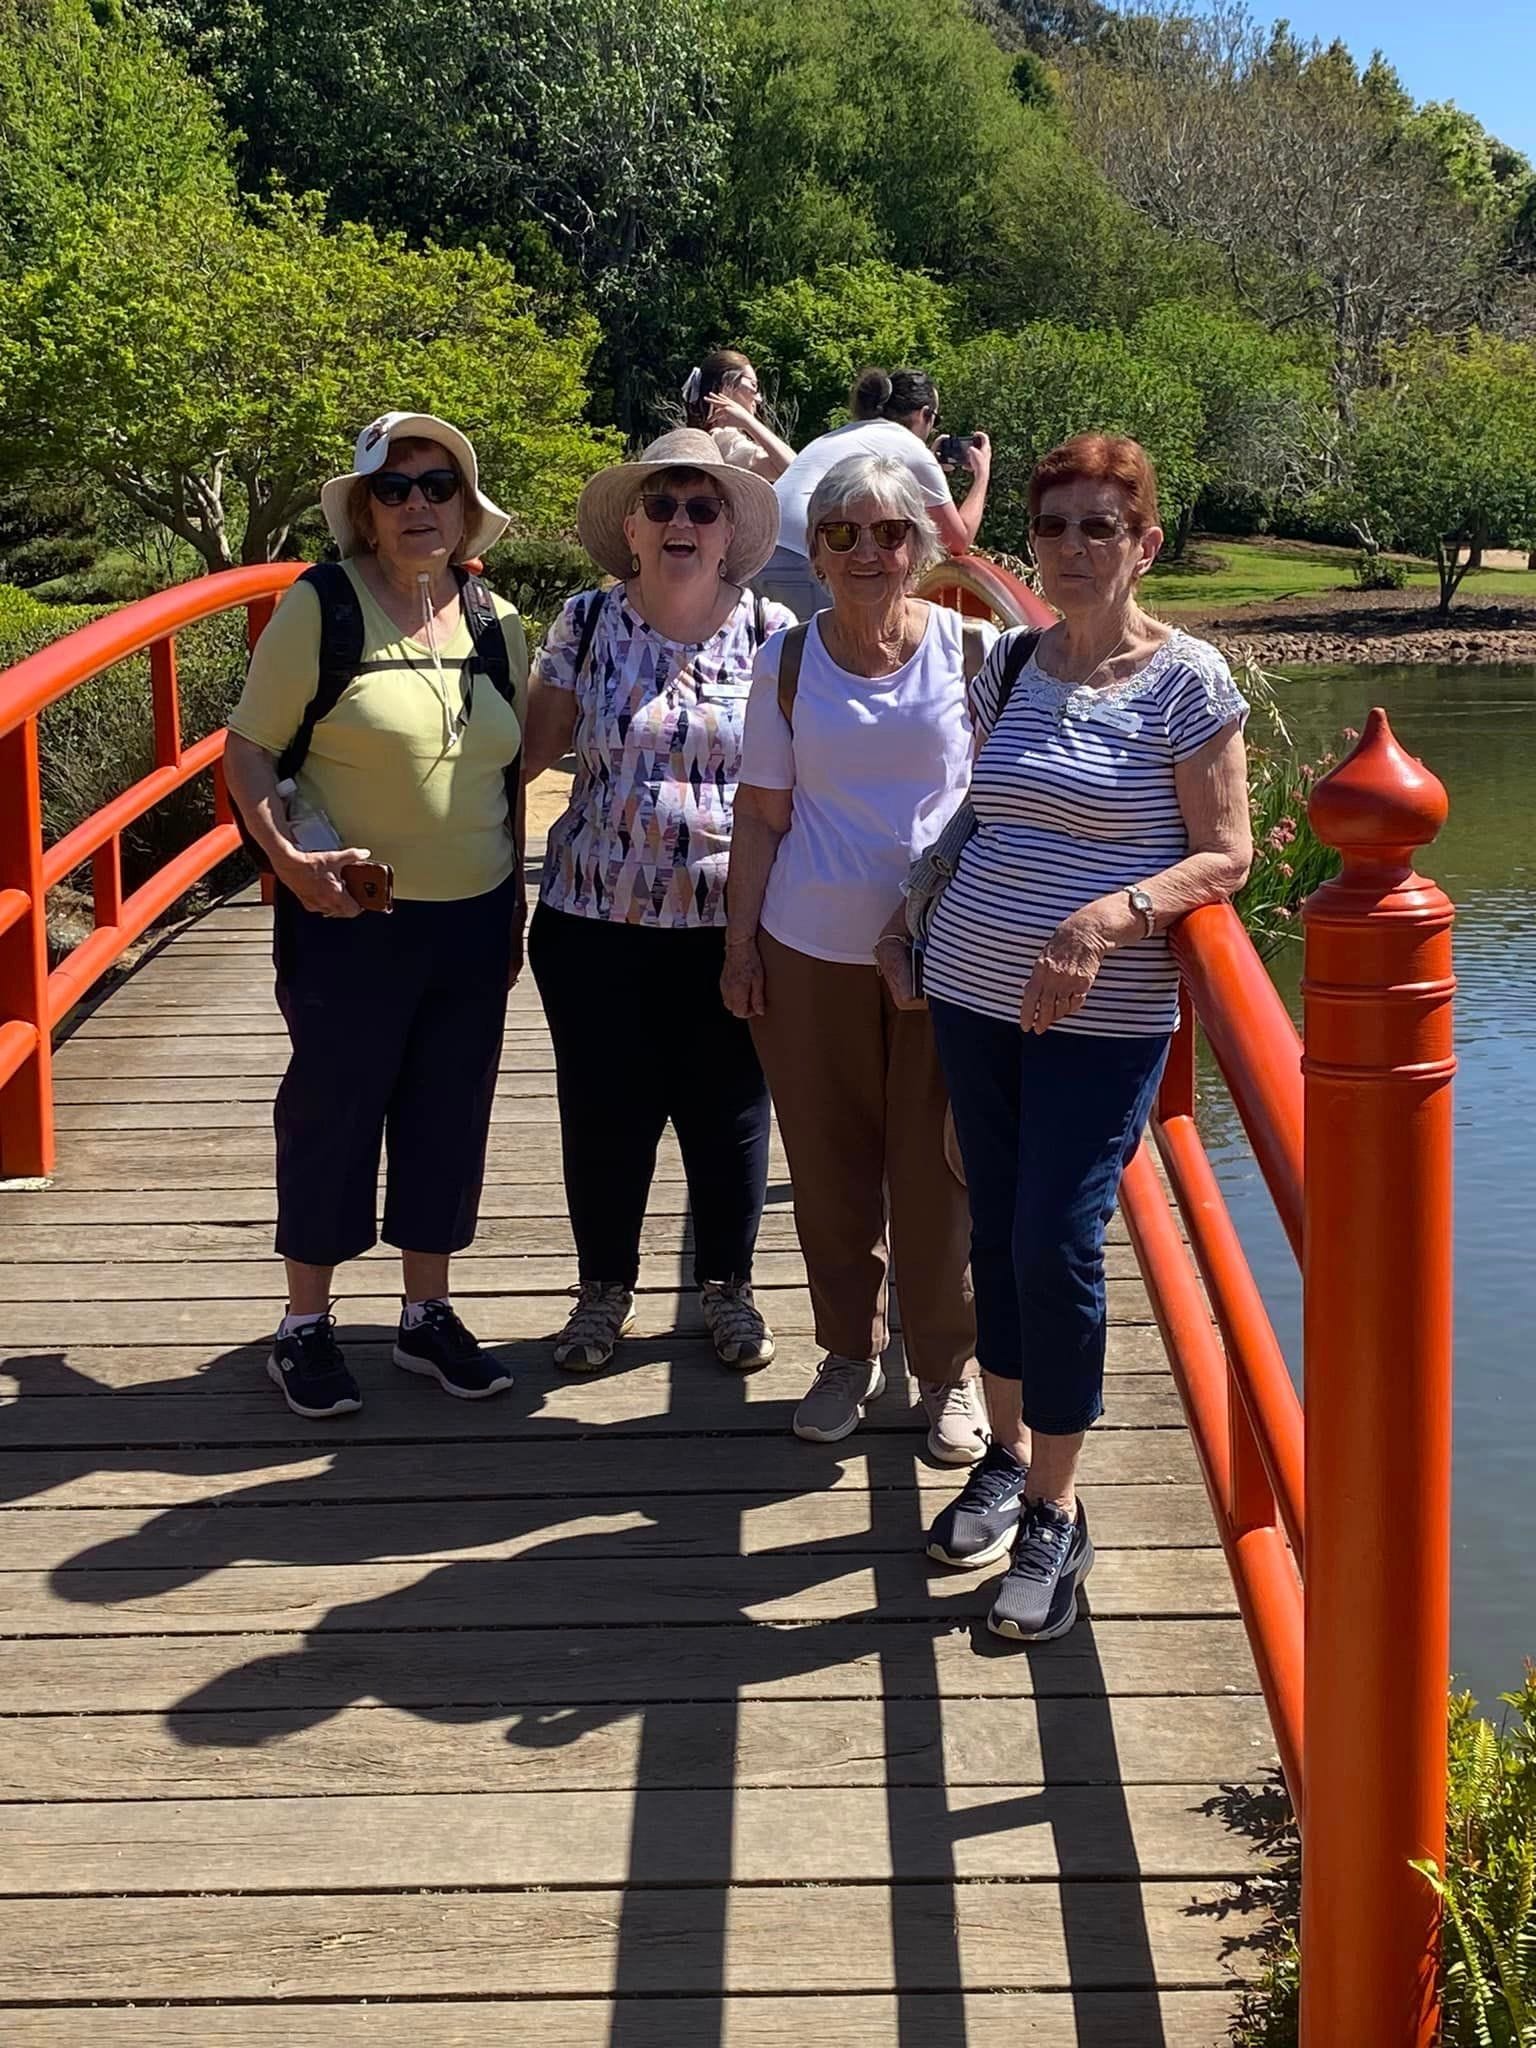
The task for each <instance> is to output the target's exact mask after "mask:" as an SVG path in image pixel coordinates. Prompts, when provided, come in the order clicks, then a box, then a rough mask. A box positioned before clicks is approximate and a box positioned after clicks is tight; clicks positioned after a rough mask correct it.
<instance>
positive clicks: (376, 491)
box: [368, 469, 460, 506]
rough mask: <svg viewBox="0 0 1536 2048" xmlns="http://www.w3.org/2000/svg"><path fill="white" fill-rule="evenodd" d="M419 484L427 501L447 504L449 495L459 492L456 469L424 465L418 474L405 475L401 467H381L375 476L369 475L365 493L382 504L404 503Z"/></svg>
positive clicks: (431, 503)
mask: <svg viewBox="0 0 1536 2048" xmlns="http://www.w3.org/2000/svg"><path fill="white" fill-rule="evenodd" d="M418 486H419V487H420V490H421V495H422V496H423V497H424V498H425V499H426V501H427V503H428V504H429V505H446V504H447V503H448V500H449V499H450V498H456V497H457V496H458V495H459V489H460V479H459V472H458V471H457V470H456V469H424V470H423V471H422V472H421V474H420V475H419V476H407V475H406V474H405V472H404V470H401V469H381V470H380V471H379V473H378V475H377V476H371V477H369V479H368V495H369V497H370V498H376V499H377V500H378V502H379V503H380V504H381V505H397V506H398V505H404V504H406V503H408V502H409V500H410V495H411V493H412V491H414V490H416V489H417V488H418Z"/></svg>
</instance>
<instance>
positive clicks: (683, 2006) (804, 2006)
mask: <svg viewBox="0 0 1536 2048" xmlns="http://www.w3.org/2000/svg"><path fill="white" fill-rule="evenodd" d="M1232 1996H1233V1994H1232V1993H1231V1992H1228V1991H1164V1992H1161V1993H1158V1992H1155V1991H1144V1992H1141V1991H1092V1992H1083V1991H1076V1992H1067V1991H1035V1992H1031V1991H1020V1992H967V1993H965V1994H963V1995H955V1996H948V1995H946V1994H943V1993H918V1994H915V1995H914V1994H911V1993H908V1994H906V1995H904V1996H903V1997H902V1998H901V2000H900V2001H899V2004H898V2001H897V2000H896V1999H894V1998H890V1997H885V1996H882V1995H880V1994H872V1995H868V1996H833V1997H819V1996H802V1997H799V1998H727V1999H722V2000H717V1999H715V1998H707V1999H702V2000H699V2001H696V2002H695V2004H694V2005H692V2006H690V2005H688V2004H687V2003H685V2002H683V2001H680V2000H677V1999H664V2000H646V1999H634V2000H630V2001H628V2002H627V2003H626V2005H625V2007H624V2010H623V2016H622V2020H620V2021H618V2026H619V2028H620V2031H619V2032H618V2033H615V2032H614V2027H615V2021H616V2015H615V2012H614V2008H613V2006H612V2005H611V2004H608V2003H606V2002H597V2001H592V2000H587V1999H577V1998H561V1999H551V2000H540V1999H522V1998H520V1999H515V2000H498V1999H475V2000H473V2001H471V2002H469V2003H457V2002H454V2001H451V2000H433V2001H431V2002H424V2003H421V2004H416V2003H412V2002H410V2001H404V2002H397V2003H392V2004H388V2005H380V2004H367V2005H345V2004H326V2005H302V2004H296V2003H295V2002H294V2001H292V2000H291V1999H284V2000H283V2002H282V2004H281V2005H280V2006H272V2005H264V2004H262V2005H247V2006H228V2007H218V2008H215V2007H211V2006H179V2007H178V2006H155V2007H153V2008H147V2009H146V2008H143V2007H139V2008H132V2009H130V2008H125V2007H121V2006H118V2007H106V2008H82V2007H79V2006H71V2007H67V2008H63V2009H60V2008H55V2007H48V2006H33V2007H29V2008H26V2009H17V2008H12V2009H11V2010H9V2011H7V2013H6V2015H5V2019H6V2028H7V2040H8V2043H9V2048H272V2041H273V2038H274V2033H277V2034H280V2035H281V2038H282V2041H283V2044H284V2048H363V2044H366V2048H485V2043H486V2042H487V2041H496V2042H505V2043H508V2044H511V2048H522V2044H523V2043H525V2042H527V2043H532V2042H537V2043H538V2044H539V2048H599V2044H601V2043H602V2042H605V2041H610V2040H614V2041H617V2040H620V2039H622V2042H623V2044H624V2048H806V2043H807V2042H812V2041H814V2042H815V2043H816V2044H817V2048H874V2044H876V2043H880V2042H895V2041H897V2040H898V2039H899V2040H901V2041H902V2042H910V2043H911V2044H912V2048H960V2044H961V2043H962V2042H963V2043H964V2048H1020V2044H1021V2043H1022V2044H1027V2048H1154V2044H1158V2043H1162V2042H1168V2043H1173V2044H1176V2048H1226V2044H1227V2041H1228V2039H1229V2034H1228V2019H1229V2017H1230V2014H1231V2009H1232Z"/></svg>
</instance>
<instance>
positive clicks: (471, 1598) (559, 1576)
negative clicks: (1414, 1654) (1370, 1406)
mask: <svg viewBox="0 0 1536 2048" xmlns="http://www.w3.org/2000/svg"><path fill="white" fill-rule="evenodd" d="M573 1550H574V1551H576V1552H577V1554H576V1555H575V1556H572V1555H571V1554H570V1553H571V1552H572V1551H573ZM592 1563H593V1561H592V1560H591V1559H589V1558H587V1557H586V1556H584V1555H581V1554H580V1550H579V1546H578V1545H577V1544H576V1543H574V1542H569V1543H568V1542H567V1540H566V1539H564V1538H562V1537H561V1535H560V1534H559V1532H558V1530H556V1531H555V1532H553V1533H552V1535H551V1539H550V1542H549V1543H548V1545H546V1548H545V1553H544V1555H543V1556H541V1557H527V1558H475V1559H468V1560H465V1561H463V1562H457V1563H453V1564H447V1565H433V1564H423V1563H420V1562H417V1561H416V1560H410V1561H407V1562H403V1563H398V1562H388V1563H364V1564H357V1563H354V1564H349V1565H346V1566H344V1567H342V1568H341V1569H339V1570H335V1569H325V1568H320V1569H316V1568H314V1567H312V1566H310V1565H307V1564H305V1565H256V1564H253V1565H245V1566H242V1567H241V1568H240V1569H239V1570H235V1571H215V1572H212V1573H210V1574H208V1575H207V1576H204V1577H199V1578H193V1579H190V1580H189V1579H188V1577H187V1575H186V1573H185V1572H181V1571H144V1570H134V1569H126V1570H118V1571H92V1570H75V1571H69V1572H58V1573H44V1572H27V1571H0V1633H3V1634H5V1635H8V1636H17V1637H20V1636H70V1635H75V1634H79V1633H84V1632H89V1633H90V1634H93V1635H201V1634H205V1633H208V1632H211V1631H217V1630H223V1631H225V1632H227V1633H229V1634H232V1635H280V1634H285V1633H290V1634H291V1633H298V1632H301V1631H307V1630H310V1629H325V1630H327V1631H329V1632H331V1633H335V1632H337V1631H346V1630H363V1631H373V1630H375V1629H379V1628H391V1629H413V1630H414V1629H460V1628H462V1629H478V1628H484V1627H486V1626H487V1625H488V1623H490V1622H491V1621H492V1620H495V1621H497V1622H499V1623H500V1624H502V1625H505V1624H508V1623H511V1624H514V1625H515V1626H517V1627H519V1628H546V1627H557V1626H559V1625H560V1624H561V1623H562V1622H572V1623H574V1622H576V1621H578V1620H579V1622H580V1624H581V1626H582V1628H583V1629H600V1628H608V1627H613V1626H617V1625H619V1624H620V1623H640V1624H660V1623H663V1622H667V1623H671V1624H673V1625H674V1626H677V1627H682V1628H695V1627H703V1626H706V1625H709V1624H716V1625H718V1624H723V1623H728V1622H734V1621H741V1620H747V1621H761V1622H770V1623H777V1622H801V1621H850V1620H857V1619H858V1618H859V1617H860V1616H863V1615H868V1616H870V1617H872V1618H873V1617H878V1618H879V1619H881V1620H883V1621H920V1620H922V1619H923V1618H924V1617H925V1616H929V1615H962V1616H963V1615H969V1614H971V1613H974V1612H978V1611H981V1610H984V1609H985V1607H986V1605H987V1603H988V1601H989V1599H990V1591H989V1586H990V1582H991V1581H992V1580H994V1579H997V1578H1000V1577H1001V1576H1002V1572H1003V1570H1004V1568H1005V1563H1006V1561H1004V1563H1002V1564H999V1565H998V1566H997V1567H995V1568H993V1569H989V1570H987V1571H984V1572H956V1571H952V1570H950V1569H949V1568H948V1567H947V1566H944V1565H934V1564H931V1563H930V1562H929V1561H928V1559H927V1558H924V1557H918V1556H914V1555H912V1554H911V1553H910V1552H898V1553H895V1554H892V1555H888V1556H885V1557H881V1558H879V1559H878V1560H876V1559H873V1558H860V1556H859V1555H858V1554H857V1553H853V1554H840V1555H839V1556H838V1557H837V1558H836V1559H834V1560H827V1559H824V1558H821V1557H818V1556H816V1555H814V1554H812V1553H809V1552H800V1553H798V1554H796V1555H792V1556H787V1557H786V1556H778V1555H776V1556H770V1557H679V1558H675V1559H673V1560H672V1561H671V1563H670V1564H669V1566H668V1568H667V1570H666V1571H665V1572H664V1573H661V1572H658V1571H657V1570H656V1568H655V1565H654V1564H653V1563H652V1562H651V1561H650V1560H648V1559H632V1558H627V1557H625V1558H609V1559H608V1560H607V1561H606V1562H605V1563H604V1565H603V1568H602V1570H601V1571H594V1570H593V1569H592ZM1086 1598H1087V1602H1088V1605H1089V1606H1090V1607H1091V1609H1092V1611H1093V1613H1094V1615H1095V1616H1102V1617H1104V1618H1105V1619H1113V1620H1126V1619H1131V1618H1135V1617H1145V1616H1159V1617H1172V1618H1177V1619H1186V1618H1190V1619H1203V1618H1204V1617H1206V1616H1208V1615H1228V1614H1235V1613H1236V1612H1237V1601H1236V1597H1235V1595H1234V1593H1233V1590H1232V1580H1231V1577H1230V1575H1229V1573H1228V1571H1227V1568H1226V1560H1225V1559H1224V1557H1223V1556H1222V1554H1221V1552H1220V1551H1219V1550H1105V1551H1104V1552H1103V1553H1102V1554H1101V1555H1100V1557H1099V1560H1098V1563H1097V1564H1096V1565H1095V1567H1094V1570H1093V1574H1092V1577H1091V1579H1090V1580H1089V1582H1088V1590H1087V1595H1086Z"/></svg>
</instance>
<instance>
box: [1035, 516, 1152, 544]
mask: <svg viewBox="0 0 1536 2048" xmlns="http://www.w3.org/2000/svg"><path fill="white" fill-rule="evenodd" d="M1069 526H1075V527H1076V528H1077V530H1078V532H1079V533H1080V534H1081V535H1082V536H1083V539H1084V540H1086V541H1092V542H1094V543H1095V544H1096V545H1097V546H1099V547H1103V546H1104V544H1105V543H1106V542H1107V541H1112V540H1118V539H1119V538H1120V536H1121V535H1122V534H1124V533H1129V532H1130V530H1131V529H1130V528H1129V527H1128V526H1127V525H1126V524H1125V523H1124V521H1123V520H1119V519H1116V518H1115V517H1114V516H1113V515H1112V514H1111V513H1108V512H1090V513H1089V515H1088V517H1087V518H1086V519H1063V518H1062V516H1061V514H1060V513H1059V512H1042V513H1040V514H1039V515H1038V516H1037V517H1036V518H1034V519H1031V521H1030V522H1029V530H1030V532H1031V533H1032V534H1033V535H1034V537H1035V539H1036V540H1060V539H1061V538H1062V536H1063V535H1064V534H1065V533H1066V531H1067V528H1068V527H1069Z"/></svg>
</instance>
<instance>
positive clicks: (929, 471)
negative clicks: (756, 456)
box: [758, 368, 992, 619]
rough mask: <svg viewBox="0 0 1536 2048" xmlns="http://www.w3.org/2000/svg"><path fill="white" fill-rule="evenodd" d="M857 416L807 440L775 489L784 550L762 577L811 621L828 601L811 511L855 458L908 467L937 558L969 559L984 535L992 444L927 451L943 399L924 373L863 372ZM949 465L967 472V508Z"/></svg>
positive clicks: (851, 403)
mask: <svg viewBox="0 0 1536 2048" xmlns="http://www.w3.org/2000/svg"><path fill="white" fill-rule="evenodd" d="M848 410H849V411H850V413H852V415H853V417H852V418H851V419H850V420H849V422H848V424H847V425H846V426H842V427H834V428H833V429H832V431H831V432H830V433H828V434H820V435H818V436H817V438H816V439H815V440H814V441H808V442H807V443H806V445H805V447H803V448H802V449H801V450H800V453H799V454H798V455H797V456H796V457H795V459H794V461H793V462H792V463H790V465H789V467H788V468H787V469H786V470H785V471H784V473H783V475H782V476H781V477H780V478H779V479H778V481H777V482H776V483H775V484H774V487H773V488H774V490H775V491H776V492H777V494H778V500H779V544H778V546H777V547H776V548H775V549H774V552H773V555H772V557H771V558H770V560H769V563H768V566H767V568H766V569H765V570H764V571H763V573H762V575H761V576H760V577H759V578H758V588H759V590H760V591H761V592H762V594H763V595H764V596H765V597H771V598H772V599H774V600H775V602H776V603H778V604H784V605H788V607H789V609H790V610H791V611H792V612H794V613H795V615H796V616H797V617H798V618H801V619H808V618H809V617H810V616H811V614H812V613H813V612H818V611H820V610H821V609H822V607H823V606H824V605H826V604H827V603H829V601H830V600H829V599H828V597H827V594H826V591H825V590H824V589H823V587H822V584H821V582H820V581H819V580H818V578H817V577H816V575H815V573H814V571H813V569H812V566H811V556H812V554H813V552H814V550H813V548H812V544H811V542H810V540H809V539H808V537H807V522H806V513H807V508H808V507H809V505H810V502H811V497H812V494H813V493H814V492H815V490H816V487H817V485H818V484H819V483H820V482H821V480H822V478H823V477H824V476H825V475H826V474H827V472H828V471H829V470H831V469H835V468H836V467H837V465H838V464H839V463H842V462H846V461H848V459H849V458H850V456H854V455H891V456H894V457H895V458H896V460H897V461H898V462H902V463H905V465H906V466H907V468H908V469H909V470H910V471H911V472H912V479H913V482H914V483H915V484H916V486H917V488H918V491H919V493H920V494H921V497H922V501H923V504H924V505H925V507H926V508H927V511H928V516H929V518H930V519H931V520H932V522H933V526H934V531H935V533H936V534H937V536H938V541H939V547H940V552H941V553H942V552H948V553H949V554H951V555H963V554H966V553H967V552H968V551H969V550H970V549H971V548H972V547H973V546H974V545H975V541H976V535H977V533H978V532H979V531H980V529H981V520H982V514H983V513H984V512H985V511H986V508H987V484H988V481H989V480H990V478H991V474H992V444H991V442H990V441H989V440H988V439H987V436H986V435H985V434H981V433H976V434H965V435H960V434H946V435H943V436H941V437H940V439H939V440H938V441H937V442H936V443H935V444H934V446H932V447H930V446H929V442H930V441H931V440H932V439H933V436H934V433H935V430H936V429H937V427H938V424H939V394H938V392H937V390H936V389H935V388H934V382H933V379H932V378H931V377H930V376H928V374H927V373H926V372H925V371H923V370H891V371H886V370H879V369H873V368H872V369H867V370H861V371H860V372H859V374H858V376H857V377H856V378H855V379H854V383H853V389H852V390H851V391H850V392H849V394H848ZM946 466H947V467H948V468H949V469H951V470H953V469H968V470H969V471H970V473H971V487H970V489H969V490H968V491H967V492H966V494H965V500H964V503H963V504H960V505H957V504H956V503H955V501H954V498H953V496H952V495H951V493H950V488H949V479H948V477H947V476H946V474H945V468H946Z"/></svg>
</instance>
